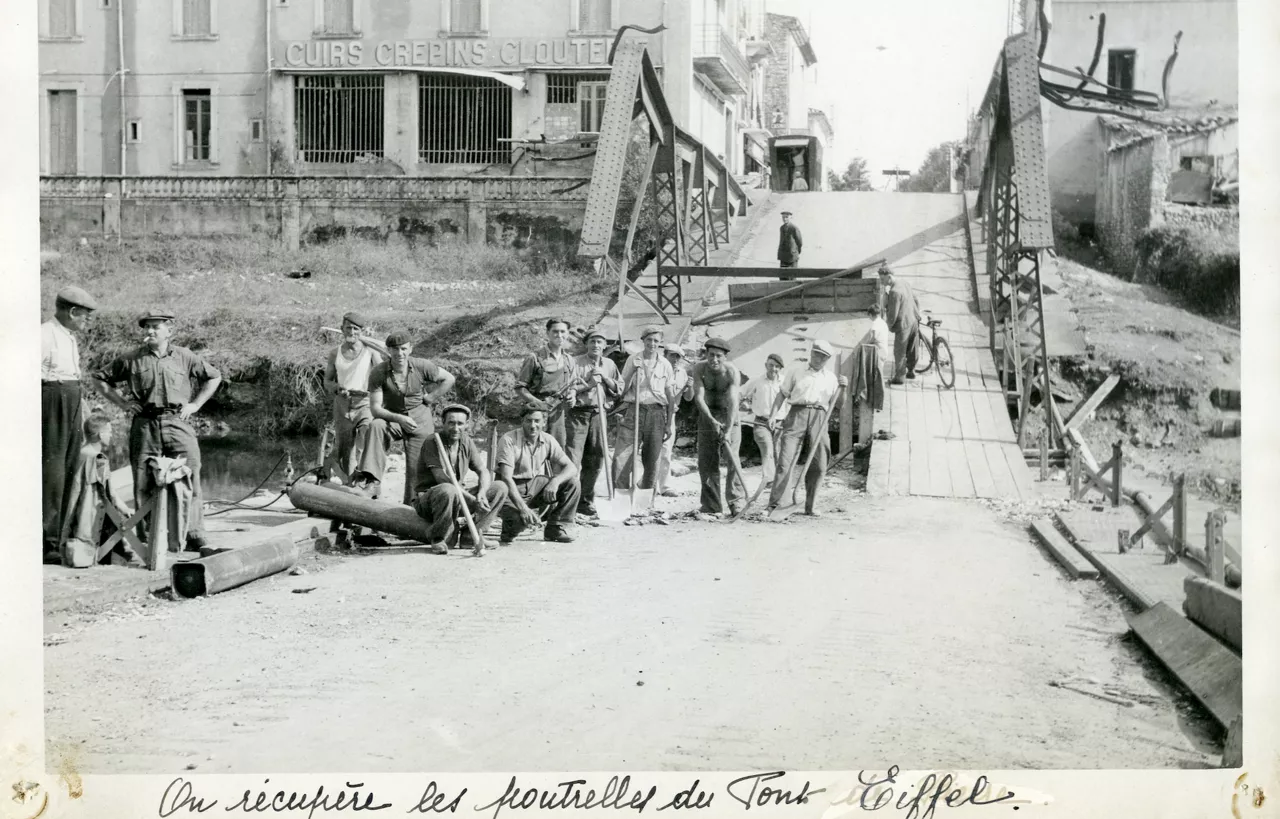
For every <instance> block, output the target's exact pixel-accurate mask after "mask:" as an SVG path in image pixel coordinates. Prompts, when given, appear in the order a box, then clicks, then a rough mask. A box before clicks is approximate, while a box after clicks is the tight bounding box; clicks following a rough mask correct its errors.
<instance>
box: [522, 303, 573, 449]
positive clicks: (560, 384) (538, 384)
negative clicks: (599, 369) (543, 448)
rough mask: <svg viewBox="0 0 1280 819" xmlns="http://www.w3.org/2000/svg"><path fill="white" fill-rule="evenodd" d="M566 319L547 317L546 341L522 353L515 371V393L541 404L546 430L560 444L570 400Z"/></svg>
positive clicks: (570, 366)
mask: <svg viewBox="0 0 1280 819" xmlns="http://www.w3.org/2000/svg"><path fill="white" fill-rule="evenodd" d="M568 340H569V322H567V321H565V320H564V319H562V318H551V319H547V343H546V344H544V345H543V346H542V347H540V348H539V349H537V350H534V351H533V352H532V353H529V355H527V356H525V359H524V362H523V363H521V365H520V372H519V373H517V374H516V393H517V394H518V395H519V396H520V397H521V398H522V399H524V401H525V402H526V403H531V404H534V405H535V406H538V407H541V408H542V411H543V413H545V414H546V421H547V432H548V433H550V435H551V437H553V438H555V439H556V443H557V444H559V445H560V446H561V447H562V448H563V447H564V446H565V443H566V442H567V441H568V435H567V434H566V431H565V415H566V412H565V410H566V409H567V407H566V404H567V403H569V402H570V401H571V400H572V396H573V389H574V387H575V386H576V385H575V384H574V363H573V356H572V355H570V354H569V351H568V350H567V349H566V342H567V341H568Z"/></svg>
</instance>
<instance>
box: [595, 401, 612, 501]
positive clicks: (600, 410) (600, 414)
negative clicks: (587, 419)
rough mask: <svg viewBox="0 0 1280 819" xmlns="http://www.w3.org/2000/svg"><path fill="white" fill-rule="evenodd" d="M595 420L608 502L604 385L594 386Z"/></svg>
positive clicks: (609, 484)
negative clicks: (598, 430) (597, 424)
mask: <svg viewBox="0 0 1280 819" xmlns="http://www.w3.org/2000/svg"><path fill="white" fill-rule="evenodd" d="M596 420H598V421H599V422H600V449H601V450H602V451H601V455H602V456H603V458H604V464H603V466H604V474H605V485H606V486H607V487H608V488H609V500H613V496H614V486H613V464H612V463H610V461H609V425H608V423H607V422H606V421H605V417H604V385H603V384H596Z"/></svg>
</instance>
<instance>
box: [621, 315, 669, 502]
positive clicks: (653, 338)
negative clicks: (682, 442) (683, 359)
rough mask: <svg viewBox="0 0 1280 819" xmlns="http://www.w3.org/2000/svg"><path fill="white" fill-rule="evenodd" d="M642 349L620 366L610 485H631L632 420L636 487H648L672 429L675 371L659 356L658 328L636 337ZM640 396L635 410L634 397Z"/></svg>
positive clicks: (651, 483) (660, 351)
mask: <svg viewBox="0 0 1280 819" xmlns="http://www.w3.org/2000/svg"><path fill="white" fill-rule="evenodd" d="M640 340H641V341H642V342H643V343H644V349H643V350H641V351H640V352H639V353H636V354H635V355H633V356H631V357H630V358H628V359H627V363H626V364H625V365H624V366H623V368H622V400H623V402H624V403H623V405H622V417H621V419H620V420H619V421H618V426H617V433H616V434H617V438H616V439H615V446H614V450H615V451H616V452H617V453H618V456H617V460H616V461H615V463H614V472H615V473H616V475H615V480H614V486H616V487H618V488H619V489H630V488H631V473H632V470H633V459H634V458H635V456H636V453H635V452H633V451H632V450H633V449H634V439H635V430H636V419H637V417H638V418H639V427H640V452H639V456H640V463H641V466H642V469H643V471H642V473H641V477H640V482H639V488H640V489H652V488H653V482H654V479H655V477H656V474H657V471H658V469H657V467H658V456H659V455H660V454H661V453H662V444H663V442H665V441H666V440H667V439H668V438H670V437H671V435H672V434H673V432H674V425H673V423H672V421H673V420H674V418H675V398H676V392H675V378H676V374H675V370H673V369H671V362H669V361H667V360H666V359H665V358H663V356H662V350H661V349H660V347H661V345H662V328H661V327H657V326H649V327H646V328H645V329H644V332H643V333H642V334H641V336H640ZM637 395H638V396H639V398H640V406H639V410H638V412H637V408H636V404H635V401H636V396H637Z"/></svg>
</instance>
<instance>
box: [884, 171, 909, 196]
mask: <svg viewBox="0 0 1280 819" xmlns="http://www.w3.org/2000/svg"><path fill="white" fill-rule="evenodd" d="M880 173H881V174H882V175H883V176H892V177H893V192H894V193H900V192H901V191H902V177H904V176H911V171H904V170H902V169H900V168H899V167H898V166H897V165H895V166H893V170H891V171H881V172H880Z"/></svg>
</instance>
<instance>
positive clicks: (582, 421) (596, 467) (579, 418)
mask: <svg viewBox="0 0 1280 819" xmlns="http://www.w3.org/2000/svg"><path fill="white" fill-rule="evenodd" d="M598 414H599V413H598V411H597V410H596V408H595V407H574V408H573V409H571V410H569V424H568V434H569V446H568V452H569V457H570V458H571V459H573V465H574V466H576V467H577V468H578V476H579V478H580V479H581V492H582V497H581V499H580V500H579V501H578V510H579V511H580V512H582V513H583V514H590V513H592V512H594V511H595V503H596V482H597V481H598V480H600V468H601V467H602V466H604V455H605V451H604V448H605V446H606V441H605V438H604V436H602V435H601V434H600V419H599V418H597V417H596V416H597V415H598Z"/></svg>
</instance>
